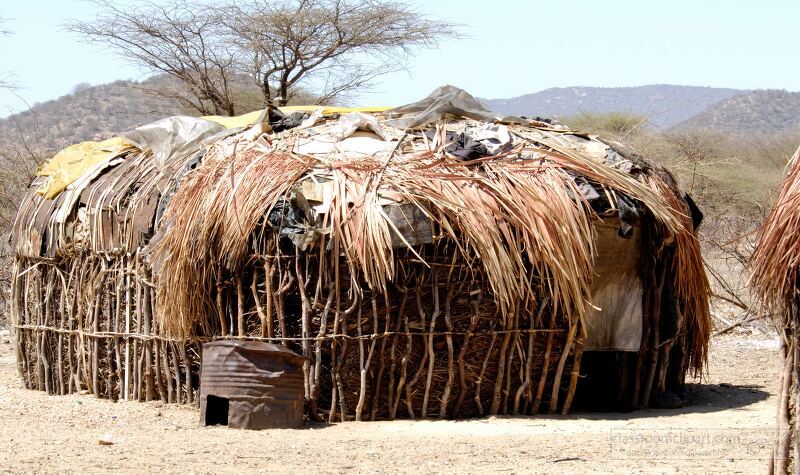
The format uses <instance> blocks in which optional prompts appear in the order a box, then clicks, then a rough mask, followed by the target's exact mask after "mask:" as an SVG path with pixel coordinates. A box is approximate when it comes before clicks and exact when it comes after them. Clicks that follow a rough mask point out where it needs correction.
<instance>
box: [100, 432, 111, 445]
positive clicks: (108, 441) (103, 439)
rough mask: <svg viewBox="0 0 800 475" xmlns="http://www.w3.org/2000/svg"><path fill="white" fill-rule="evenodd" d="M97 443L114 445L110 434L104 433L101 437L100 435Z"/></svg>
mask: <svg viewBox="0 0 800 475" xmlns="http://www.w3.org/2000/svg"><path fill="white" fill-rule="evenodd" d="M97 443H98V444H100V445H114V440H113V438H112V436H111V434H104V435H103V437H100V439H99V440H98V441H97Z"/></svg>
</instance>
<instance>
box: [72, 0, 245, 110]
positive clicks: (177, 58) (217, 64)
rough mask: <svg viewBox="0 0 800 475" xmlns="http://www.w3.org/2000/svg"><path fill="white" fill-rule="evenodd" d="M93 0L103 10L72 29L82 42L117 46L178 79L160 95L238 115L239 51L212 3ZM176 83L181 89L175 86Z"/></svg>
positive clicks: (129, 57)
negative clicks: (124, 4)
mask: <svg viewBox="0 0 800 475" xmlns="http://www.w3.org/2000/svg"><path fill="white" fill-rule="evenodd" d="M93 3H94V4H95V5H96V6H97V8H98V14H97V17H96V18H95V19H94V20H91V21H74V22H71V23H68V24H67V25H65V27H66V29H67V30H69V31H71V32H73V33H76V34H78V35H80V38H81V40H82V41H85V42H88V43H95V44H99V45H103V46H111V47H112V48H113V49H114V50H115V52H116V53H118V54H119V55H120V56H121V57H122V58H124V59H126V60H128V61H130V62H132V63H134V64H136V65H138V66H139V67H141V68H143V69H144V70H145V71H146V72H149V73H156V74H166V75H167V76H169V77H170V78H171V79H173V81H171V82H170V83H168V85H167V87H166V88H165V89H161V90H159V91H156V92H157V93H158V95H161V96H164V97H167V98H171V99H174V100H176V101H177V102H178V103H180V104H181V105H182V106H184V107H186V108H189V109H193V110H196V111H197V112H200V113H201V114H222V115H233V114H235V113H236V109H235V104H234V91H233V88H232V86H233V82H234V79H235V76H236V74H237V65H238V61H237V56H236V52H235V51H234V48H232V47H231V46H230V45H229V43H228V41H227V36H226V35H225V34H224V31H223V28H222V25H220V23H219V21H218V18H216V16H215V15H214V14H213V12H212V10H211V9H210V8H209V7H208V6H206V5H202V4H195V3H194V2H192V3H190V2H189V1H187V0H171V1H170V2H168V3H165V2H161V3H155V2H140V3H138V4H137V5H136V6H133V7H125V8H122V7H118V6H116V5H115V4H114V2H113V1H112V0H93ZM175 83H177V84H179V85H180V86H181V87H179V88H175V87H171V86H172V84H175Z"/></svg>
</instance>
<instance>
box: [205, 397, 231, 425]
mask: <svg viewBox="0 0 800 475" xmlns="http://www.w3.org/2000/svg"><path fill="white" fill-rule="evenodd" d="M229 407H230V401H229V400H228V398H226V397H218V396H212V395H211V394H209V395H208V396H207V399H206V425H207V426H214V425H223V426H226V425H228V409H229Z"/></svg>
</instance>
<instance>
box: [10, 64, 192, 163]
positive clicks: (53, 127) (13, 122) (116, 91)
mask: <svg viewBox="0 0 800 475" xmlns="http://www.w3.org/2000/svg"><path fill="white" fill-rule="evenodd" d="M154 81H156V80H155V79H150V80H147V81H145V82H143V83H138V82H134V81H116V82H113V83H110V84H103V85H99V86H89V85H78V86H76V87H75V88H74V90H73V92H72V93H71V94H67V95H64V96H62V97H59V98H57V99H53V100H50V101H47V102H42V103H39V104H34V105H33V106H31V108H30V110H27V111H23V112H20V113H17V114H14V115H12V116H10V117H7V118H5V119H0V145H2V144H3V143H8V142H11V143H14V144H17V145H18V144H19V143H20V142H21V141H22V139H24V140H25V141H26V142H30V143H31V144H35V146H36V147H37V148H38V149H39V150H40V151H41V152H42V153H45V154H46V153H52V152H54V151H57V150H60V149H61V148H63V147H65V146H67V145H70V144H73V143H76V142H80V141H83V140H98V139H105V138H109V137H111V136H113V135H115V134H118V133H120V132H123V131H125V130H128V129H131V128H133V127H136V126H138V125H141V124H145V123H147V122H151V121H153V120H156V119H158V118H161V117H164V116H166V115H174V114H179V113H182V111H181V109H180V108H179V107H176V106H174V105H170V104H169V103H167V102H165V101H162V100H158V99H156V98H154V97H153V96H152V95H150V94H147V93H146V92H144V91H143V90H142V87H149V86H152V83H153V82H154Z"/></svg>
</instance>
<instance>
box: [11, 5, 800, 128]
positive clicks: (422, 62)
mask: <svg viewBox="0 0 800 475" xmlns="http://www.w3.org/2000/svg"><path fill="white" fill-rule="evenodd" d="M119 3H121V4H133V3H135V2H134V1H132V0H126V1H120V2H119ZM416 3H417V5H418V8H419V10H420V11H422V12H424V13H427V14H429V15H431V16H434V17H436V18H439V19H444V20H449V21H453V22H458V23H462V24H465V25H467V28H466V30H465V32H466V33H467V34H468V35H469V38H468V39H464V40H458V41H451V42H447V43H444V44H442V45H441V47H440V48H439V49H437V50H427V51H421V52H419V54H418V55H417V57H416V58H415V59H414V60H413V66H412V69H411V71H409V72H408V73H398V74H394V75H391V76H387V77H386V78H385V79H383V80H382V81H381V83H380V84H379V85H378V87H376V88H375V91H374V92H373V93H372V94H369V95H364V96H362V97H360V98H359V99H358V102H359V103H361V104H367V103H372V104H376V103H381V104H390V105H391V104H401V103H406V102H410V101H412V100H416V99H418V98H420V97H422V96H424V95H426V94H427V93H428V92H430V91H431V90H432V89H434V88H435V87H436V86H438V85H441V84H444V83H449V84H454V85H457V86H460V87H463V88H465V89H467V90H468V91H470V92H472V93H473V94H475V95H478V96H482V97H490V98H500V97H511V96H516V95H520V94H525V93H529V92H535V91H538V90H541V89H544V88H548V87H556V86H575V85H583V86H636V85H644V84H653V83H669V84H688V85H696V86H718V87H732V88H743V89H755V88H780V89H788V90H793V91H796V90H800V61H798V52H800V48H799V47H798V44H800V40H799V39H798V38H800V37H799V36H798V19H800V0H762V1H758V2H752V1H739V0H729V1H722V0H692V1H684V0H672V1H641V0H639V1H633V0H631V1H629V0H617V1H615V0H606V1H600V0H597V1H590V0H561V1H552V0H550V1H534V0H532V1H523V0H516V1H515V0H480V1H477V0H435V1H434V0H428V1H417V2H416ZM0 6H1V7H2V8H0V16H2V17H4V18H7V19H8V20H9V21H8V23H7V25H6V28H8V29H10V30H12V31H13V33H14V34H13V35H12V36H9V37H4V38H0V71H5V70H8V71H12V72H14V73H15V78H14V79H15V82H16V83H17V84H18V85H19V86H20V88H19V90H18V91H17V94H18V95H19V96H20V97H22V98H24V99H25V100H26V101H28V102H29V103H31V104H33V103H36V102H41V101H45V100H48V99H54V98H56V97H58V96H60V95H63V94H66V93H69V92H70V91H71V90H72V88H73V87H74V86H75V85H76V84H79V83H83V82H88V83H91V84H100V83H104V82H109V81H113V80H116V79H142V78H143V77H144V75H143V73H142V72H141V71H139V70H137V69H136V68H135V67H133V66H131V65H128V64H126V63H125V62H123V61H122V60H120V59H118V58H116V57H115V56H114V55H113V54H112V53H111V52H110V51H104V50H103V49H102V48H97V47H90V46H87V45H85V44H83V43H81V42H80V41H78V38H76V37H75V36H74V35H72V34H70V33H67V32H65V31H62V30H61V28H60V25H61V24H62V23H63V22H64V21H66V20H68V19H72V18H91V17H92V16H93V15H94V6H93V5H92V4H90V3H86V2H83V1H81V0H0ZM22 107H24V104H23V103H22V102H21V101H20V100H19V99H17V98H15V97H14V96H12V95H10V94H7V93H0V115H6V114H7V109H8V108H11V109H15V110H18V109H20V108H22Z"/></svg>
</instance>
